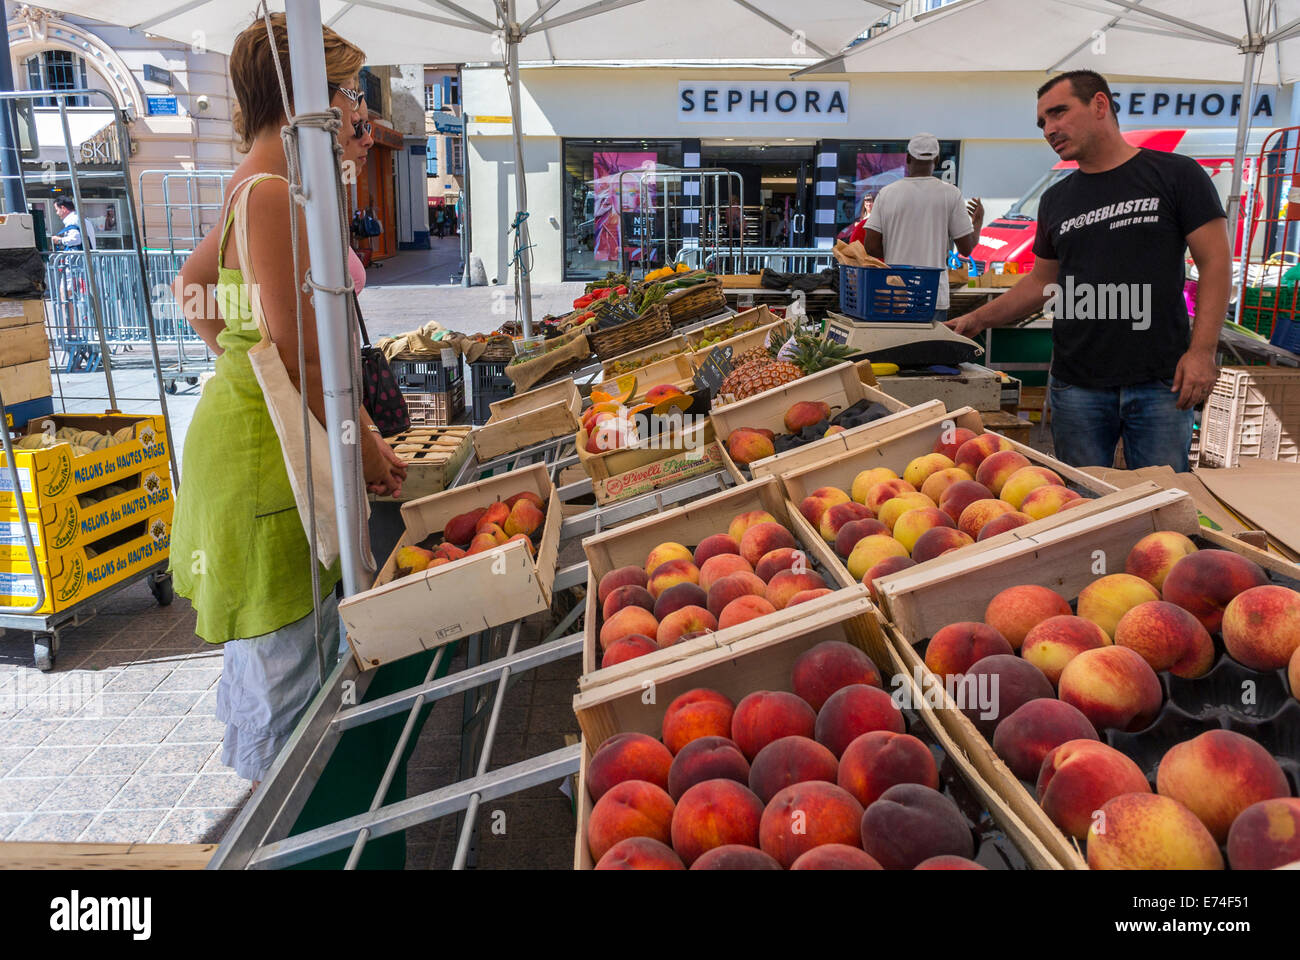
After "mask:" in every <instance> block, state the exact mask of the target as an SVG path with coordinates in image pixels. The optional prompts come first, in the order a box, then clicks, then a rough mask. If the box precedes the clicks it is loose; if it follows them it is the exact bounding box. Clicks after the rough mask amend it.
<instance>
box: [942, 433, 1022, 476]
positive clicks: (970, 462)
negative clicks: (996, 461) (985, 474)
mask: <svg viewBox="0 0 1300 960" xmlns="http://www.w3.org/2000/svg"><path fill="white" fill-rule="evenodd" d="M1011 449H1013V447H1012V446H1011V441H1010V440H1008V439H1007V438H1006V437H1002V436H999V435H998V434H995V433H980V434H976V435H975V436H974V437H972V438H971V439H969V440H967V441H966V442H965V443H963V444H962V445H961V446H960V447H958V448H957V453H956V454H955V455H954V456H953V458H952V462H953V464H954V465H955V466H958V467H961V468H962V469H963V470H965V471H966V472H967V473H969V474H970V475H971V477H972V478H974V476H975V473H976V471H978V470H979V466H980V464H981V463H983V462H984V461H985V460H987V459H988V458H989V457H991V456H992V455H993V454H995V453H997V452H998V451H1000V450H1011Z"/></svg>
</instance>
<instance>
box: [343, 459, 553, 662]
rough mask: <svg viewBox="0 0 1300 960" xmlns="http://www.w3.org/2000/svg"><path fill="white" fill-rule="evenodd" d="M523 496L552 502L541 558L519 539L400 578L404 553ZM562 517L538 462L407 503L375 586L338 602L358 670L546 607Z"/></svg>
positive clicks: (547, 475) (549, 481)
mask: <svg viewBox="0 0 1300 960" xmlns="http://www.w3.org/2000/svg"><path fill="white" fill-rule="evenodd" d="M523 490H532V491H534V492H536V493H537V494H538V495H539V496H541V498H542V500H543V502H545V503H546V504H547V508H546V520H545V523H544V525H543V527H542V538H541V543H540V545H539V546H538V548H537V556H536V558H534V557H533V556H532V555H531V553H530V551H529V549H528V547H527V546H526V545H525V544H523V543H522V542H518V541H516V542H514V543H506V544H502V545H500V546H498V547H496V548H494V549H492V550H487V551H484V552H483V553H480V554H475V555H474V556H470V557H462V558H461V559H460V560H456V561H453V562H452V563H448V564H443V565H441V566H438V567H434V568H432V569H429V570H422V571H420V572H418V573H413V574H411V575H409V576H406V577H401V578H400V579H397V578H396V577H397V553H398V551H399V550H401V548H402V547H404V546H407V545H409V544H418V543H420V542H421V541H422V540H424V538H425V537H427V536H429V535H430V534H431V533H434V532H438V531H441V530H442V529H443V527H445V526H446V524H447V521H449V520H450V519H451V518H452V517H454V516H457V515H458V514H462V513H467V512H469V511H470V510H473V509H475V508H476V507H483V506H487V505H489V504H491V503H492V502H494V501H496V500H504V499H505V498H507V497H509V496H512V495H513V494H516V493H519V492H520V491H523ZM563 519H564V518H563V511H562V509H561V506H560V496H559V494H558V493H557V492H556V490H555V487H554V485H553V484H552V483H551V478H550V475H549V474H548V473H547V467H546V465H545V464H540V463H538V464H533V465H531V466H527V467H523V468H521V469H519V470H513V471H511V472H509V473H503V474H501V475H499V476H495V477H489V478H488V479H486V480H480V481H479V482H478V483H471V484H466V485H465V486H460V487H454V488H452V489H451V490H448V491H446V492H444V493H438V494H434V495H433V496H430V497H424V498H422V499H420V500H412V501H410V502H409V503H404V504H402V522H403V524H404V525H405V527H406V529H405V531H404V532H403V533H402V536H401V537H400V538H399V539H398V541H397V545H396V546H395V547H394V548H393V552H392V554H390V555H389V557H388V560H387V562H386V563H385V564H384V566H383V568H382V569H381V570H380V571H379V574H378V576H377V577H376V578H375V585H374V586H373V587H372V588H371V589H369V590H366V591H363V592H361V593H358V594H355V595H354V596H351V597H348V598H346V599H345V600H342V601H341V602H340V603H339V615H340V616H341V617H342V618H343V622H344V624H345V625H346V626H347V632H348V642H349V643H350V644H351V646H352V654H353V656H354V657H355V658H356V660H357V664H358V666H360V667H361V669H363V670H371V669H374V668H375V667H378V666H380V665H382V664H384V663H388V662H391V661H393V660H398V659H401V658H402V657H406V656H410V655H411V654H414V653H419V652H420V651H421V650H432V649H434V648H435V647H440V646H442V645H444V644H447V643H451V642H452V641H454V640H457V639H459V638H460V637H463V636H466V635H468V634H471V633H477V632H478V631H480V630H486V629H488V628H489V627H495V626H498V625H500V624H502V623H509V622H510V621H512V620H518V619H521V618H522V617H526V616H529V615H530V614H534V613H540V612H541V611H543V610H545V609H547V608H548V607H549V606H550V605H551V585H552V584H553V583H554V582H555V562H556V558H557V555H558V552H559V539H560V524H561V523H562V522H563Z"/></svg>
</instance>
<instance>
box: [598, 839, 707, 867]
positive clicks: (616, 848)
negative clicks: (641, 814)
mask: <svg viewBox="0 0 1300 960" xmlns="http://www.w3.org/2000/svg"><path fill="white" fill-rule="evenodd" d="M596 869H597V870H685V869H686V867H685V865H684V864H683V863H682V858H681V857H679V856H677V854H675V853H674V852H673V850H672V848H671V847H669V846H668V845H667V844H663V843H660V842H659V841H658V840H651V839H650V838H649V837H628V838H627V839H626V840H620V841H619V842H618V843H616V844H614V845H613V846H612V847H610V848H609V849H608V850H606V851H605V855H604V856H603V857H601V858H600V860H599V862H597V864H596Z"/></svg>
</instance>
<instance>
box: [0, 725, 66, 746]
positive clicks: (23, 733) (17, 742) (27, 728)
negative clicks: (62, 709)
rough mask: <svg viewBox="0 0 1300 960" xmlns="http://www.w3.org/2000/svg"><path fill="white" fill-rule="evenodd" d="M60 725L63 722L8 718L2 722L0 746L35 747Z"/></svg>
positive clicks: (0, 726)
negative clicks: (52, 722) (54, 722)
mask: <svg viewBox="0 0 1300 960" xmlns="http://www.w3.org/2000/svg"><path fill="white" fill-rule="evenodd" d="M64 722H66V721H64ZM60 726H62V724H51V723H47V722H45V721H42V720H23V719H8V720H5V721H4V722H3V723H0V746H3V747H34V746H36V745H37V744H39V743H42V742H44V741H45V739H46V737H48V736H49V735H50V734H51V733H53V732H54V731H55V730H57V729H58V728H59V727H60Z"/></svg>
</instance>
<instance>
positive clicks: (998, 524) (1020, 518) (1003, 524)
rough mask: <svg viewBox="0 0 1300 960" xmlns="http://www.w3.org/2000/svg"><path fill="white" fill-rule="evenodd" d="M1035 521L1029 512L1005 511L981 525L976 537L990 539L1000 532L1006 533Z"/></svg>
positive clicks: (977, 538) (979, 539) (981, 539)
mask: <svg viewBox="0 0 1300 960" xmlns="http://www.w3.org/2000/svg"><path fill="white" fill-rule="evenodd" d="M1033 522H1034V518H1033V517H1031V516H1030V515H1029V514H1027V513H1021V512H1020V511H1019V510H1012V511H1011V512H1010V513H1003V514H1000V515H999V516H996V517H994V518H993V519H992V520H990V521H989V522H988V523H986V524H984V526H982V527H980V532H979V533H978V534H976V535H975V539H976V540H977V541H983V540H988V539H990V538H991V537H996V536H997V535H998V534H1000V533H1006V532H1007V531H1008V530H1014V529H1016V528H1017V527H1023V526H1024V525H1025V524H1027V523H1033Z"/></svg>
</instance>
